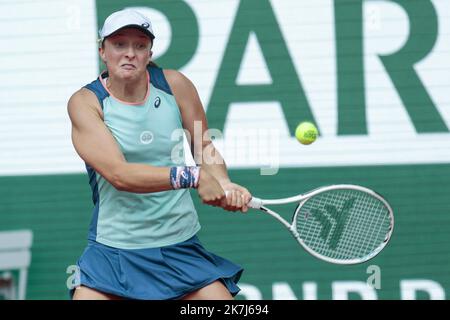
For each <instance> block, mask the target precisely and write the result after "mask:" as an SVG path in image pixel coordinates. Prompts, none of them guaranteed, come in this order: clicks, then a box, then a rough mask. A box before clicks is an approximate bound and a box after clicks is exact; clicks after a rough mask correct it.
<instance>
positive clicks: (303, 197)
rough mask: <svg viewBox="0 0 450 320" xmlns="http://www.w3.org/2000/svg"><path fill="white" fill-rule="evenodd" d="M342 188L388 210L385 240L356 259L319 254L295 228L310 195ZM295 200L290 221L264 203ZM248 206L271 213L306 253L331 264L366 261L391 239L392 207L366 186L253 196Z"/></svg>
mask: <svg viewBox="0 0 450 320" xmlns="http://www.w3.org/2000/svg"><path fill="white" fill-rule="evenodd" d="M343 189H346V190H348V189H351V190H357V191H361V192H365V193H368V194H369V195H371V196H373V197H375V198H376V199H378V200H380V201H381V202H382V203H383V204H384V206H385V207H386V208H387V210H388V212H389V218H390V227H389V232H388V233H387V235H386V238H385V240H384V241H383V242H382V243H381V244H380V245H379V246H378V247H377V248H376V249H375V250H373V251H372V252H371V253H370V254H368V255H366V256H364V257H361V258H357V259H348V260H342V259H334V258H330V257H327V256H324V255H321V254H319V253H317V252H315V251H314V250H312V249H311V248H309V247H308V246H307V245H306V244H305V243H304V241H303V240H302V239H301V238H300V235H299V233H298V232H297V228H296V225H297V216H298V214H299V212H300V209H301V207H302V206H303V204H304V203H305V202H306V201H307V200H308V199H310V198H311V197H313V196H316V195H318V194H320V193H323V192H327V191H331V190H343ZM295 202H299V205H298V206H297V208H296V211H295V214H294V216H293V218H292V223H289V222H288V221H287V220H286V219H284V218H283V217H281V216H280V215H279V214H278V213H276V212H275V211H273V210H271V209H269V208H267V207H266V205H281V204H289V203H295ZM249 207H250V208H253V209H259V210H261V211H263V212H265V213H267V214H269V215H271V216H272V217H274V218H275V219H277V220H278V221H279V222H281V224H283V225H284V226H285V227H286V228H287V229H288V230H289V231H290V232H291V234H292V235H293V236H294V238H295V239H296V240H297V241H298V243H300V245H301V246H302V247H303V248H304V249H305V250H306V251H307V252H308V253H310V254H311V255H313V256H314V257H316V258H318V259H321V260H323V261H326V262H329V263H333V264H343V265H351V264H359V263H363V262H366V261H368V260H370V259H372V258H374V257H375V256H376V255H378V254H379V253H380V252H381V250H383V249H384V247H385V246H386V245H387V244H388V242H389V240H390V239H391V236H392V232H393V231H394V214H393V211H392V208H391V206H390V205H389V203H388V202H387V201H386V200H385V199H384V198H383V197H382V196H381V195H380V194H378V193H376V192H375V191H373V190H371V189H368V188H366V187H362V186H358V185H352V184H336V185H330V186H325V187H320V188H317V189H315V190H312V191H310V192H308V193H305V194H299V195H297V196H293V197H288V198H281V199H272V200H268V199H260V198H255V197H254V198H252V200H251V201H250V202H249Z"/></svg>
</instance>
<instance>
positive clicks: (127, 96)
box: [105, 73, 149, 103]
mask: <svg viewBox="0 0 450 320" xmlns="http://www.w3.org/2000/svg"><path fill="white" fill-rule="evenodd" d="M105 85H106V87H107V88H108V90H109V91H110V93H111V94H112V95H113V96H114V97H115V98H117V99H119V100H122V101H125V102H129V103H137V102H141V101H143V100H145V97H146V96H147V90H148V85H149V84H148V77H147V74H146V73H145V74H143V75H142V76H141V77H140V78H138V79H136V80H135V81H126V82H125V81H123V80H120V79H117V78H115V77H114V76H110V77H109V78H107V79H105Z"/></svg>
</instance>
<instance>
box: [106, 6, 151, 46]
mask: <svg viewBox="0 0 450 320" xmlns="http://www.w3.org/2000/svg"><path fill="white" fill-rule="evenodd" d="M126 27H131V28H137V29H139V30H141V31H143V32H144V33H146V34H147V35H148V36H149V37H150V39H152V40H153V39H155V35H154V34H153V29H152V23H151V22H150V20H149V19H148V18H147V17H146V16H144V15H143V14H141V13H139V12H138V11H136V10H132V9H124V10H120V11H116V12H114V13H112V14H111V15H110V16H109V17H108V18H106V20H105V23H104V24H103V28H102V29H101V30H100V40H101V41H103V40H104V39H105V38H106V37H108V36H110V35H111V34H113V33H114V32H116V31H118V30H120V29H122V28H126Z"/></svg>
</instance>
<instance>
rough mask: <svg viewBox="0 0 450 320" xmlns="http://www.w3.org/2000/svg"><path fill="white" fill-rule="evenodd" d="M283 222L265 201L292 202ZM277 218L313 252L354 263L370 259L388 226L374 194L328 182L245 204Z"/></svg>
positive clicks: (390, 218) (387, 210)
mask: <svg viewBox="0 0 450 320" xmlns="http://www.w3.org/2000/svg"><path fill="white" fill-rule="evenodd" d="M296 202H298V206H297V208H296V210H295V212H294V215H293V218H292V222H291V223H289V222H288V221H286V220H285V219H283V218H282V217H281V216H280V215H279V214H278V213H276V212H275V211H272V210H270V209H268V208H267V207H266V205H281V204H288V203H296ZM248 206H249V207H250V208H253V209H259V210H261V211H263V212H265V213H268V214H270V215H271V216H272V217H274V218H275V219H277V220H278V221H279V222H281V223H282V224H283V225H284V226H285V227H286V228H287V229H288V230H289V231H290V232H291V233H292V235H293V236H294V238H295V239H296V240H297V241H298V242H299V243H300V245H301V246H302V247H303V248H305V249H306V251H307V252H309V253H310V254H312V255H313V256H315V257H317V258H319V259H322V260H324V261H327V262H330V263H335V264H357V263H362V262H365V261H367V260H369V259H372V258H373V257H375V256H376V255H377V254H378V253H380V251H381V250H382V249H383V248H384V247H385V246H386V245H387V243H388V242H389V239H390V238H391V236H392V231H393V230H394V215H393V212H392V209H391V207H390V205H389V204H388V202H387V201H386V200H385V199H384V198H383V197H382V196H380V195H379V194H377V193H376V192H374V191H372V190H370V189H368V188H365V187H361V186H356V185H348V184H341V185H331V186H326V187H321V188H318V189H315V190H313V191H310V192H308V193H306V194H300V195H297V196H294V197H290V198H283V199H274V200H265V199H259V198H255V197H253V198H252V200H251V201H250V202H249V203H248Z"/></svg>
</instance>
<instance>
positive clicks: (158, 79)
mask: <svg viewBox="0 0 450 320" xmlns="http://www.w3.org/2000/svg"><path fill="white" fill-rule="evenodd" d="M147 70H148V72H149V74H150V83H151V84H152V85H153V86H154V87H155V88H158V89H160V90H162V91H164V92H166V93H168V94H170V95H173V93H172V90H170V86H169V84H168V83H167V80H166V77H165V76H164V72H163V70H162V69H161V68H158V67H154V66H151V67H147Z"/></svg>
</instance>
